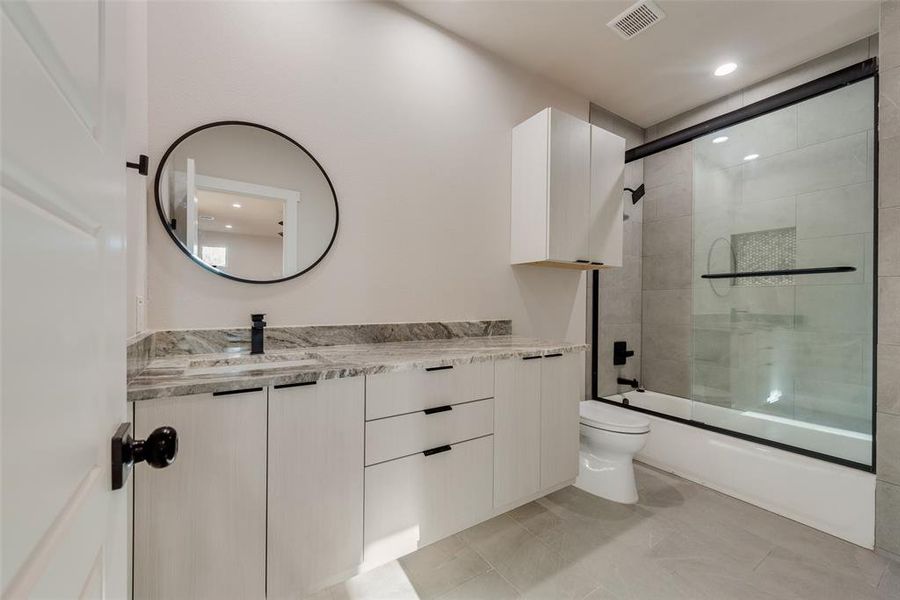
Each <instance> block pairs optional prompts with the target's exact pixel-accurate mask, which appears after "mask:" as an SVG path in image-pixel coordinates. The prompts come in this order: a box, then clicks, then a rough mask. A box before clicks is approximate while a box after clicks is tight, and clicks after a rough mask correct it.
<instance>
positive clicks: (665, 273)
mask: <svg viewBox="0 0 900 600" xmlns="http://www.w3.org/2000/svg"><path fill="white" fill-rule="evenodd" d="M641 270H642V271H643V281H644V289H645V290H678V289H684V288H689V287H691V276H692V272H693V260H692V259H691V253H690V252H680V253H676V254H668V255H661V256H645V257H644V259H643V264H642V265H641Z"/></svg>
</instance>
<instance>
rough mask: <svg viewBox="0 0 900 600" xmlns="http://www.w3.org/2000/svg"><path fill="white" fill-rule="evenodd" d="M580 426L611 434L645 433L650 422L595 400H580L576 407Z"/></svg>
mask: <svg viewBox="0 0 900 600" xmlns="http://www.w3.org/2000/svg"><path fill="white" fill-rule="evenodd" d="M578 413H579V417H580V420H581V424H582V425H585V426H587V427H592V428H594V429H602V430H603V431H611V432H613V433H631V434H635V433H647V432H648V431H650V420H649V419H647V418H645V417H643V416H641V415H639V414H636V413H633V412H630V411H627V410H625V409H616V408H614V407H612V406H607V405H606V404H604V403H602V402H597V401H595V400H582V401H581V403H580V404H579V407H578Z"/></svg>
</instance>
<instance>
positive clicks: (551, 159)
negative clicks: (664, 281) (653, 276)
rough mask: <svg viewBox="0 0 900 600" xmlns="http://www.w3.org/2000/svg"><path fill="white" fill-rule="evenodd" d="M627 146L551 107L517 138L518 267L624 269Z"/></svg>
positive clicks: (514, 225) (514, 233) (514, 244)
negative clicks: (623, 227)
mask: <svg viewBox="0 0 900 600" xmlns="http://www.w3.org/2000/svg"><path fill="white" fill-rule="evenodd" d="M624 168H625V140H624V139H623V138H621V137H619V136H617V135H614V134H612V133H610V132H608V131H605V130H603V129H601V128H599V127H596V126H592V125H591V124H590V123H587V122H585V121H582V120H581V119H578V118H577V117H574V116H572V115H569V114H567V113H564V112H562V111H560V110H557V109H553V108H546V109H544V110H542V111H541V112H539V113H537V114H536V115H534V116H533V117H531V118H530V119H528V120H526V121H525V122H523V123H520V124H519V125H517V126H516V127H515V128H513V132H512V204H511V209H510V210H511V212H510V214H511V238H510V240H511V241H510V257H511V263H512V264H543V265H547V266H556V267H563V268H574V269H598V268H602V267H611V266H621V265H622V209H623V182H624V179H623V174H624Z"/></svg>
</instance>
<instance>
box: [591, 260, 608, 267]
mask: <svg viewBox="0 0 900 600" xmlns="http://www.w3.org/2000/svg"><path fill="white" fill-rule="evenodd" d="M591 264H592V265H597V266H598V267H602V266H603V265H604V264H605V263H602V262H595V261H593V260H592V261H591Z"/></svg>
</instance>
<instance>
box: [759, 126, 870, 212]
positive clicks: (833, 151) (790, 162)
mask: <svg viewBox="0 0 900 600" xmlns="http://www.w3.org/2000/svg"><path fill="white" fill-rule="evenodd" d="M867 149H868V146H867V136H866V134H865V133H857V134H854V135H850V136H847V137H843V138H840V139H837V140H829V141H827V142H822V143H820V144H815V145H812V146H806V147H804V148H800V149H798V150H795V151H792V152H785V153H783V154H777V155H775V156H771V157H766V156H762V157H760V158H758V159H757V160H754V161H751V162H749V163H747V164H745V165H744V188H743V198H744V202H752V201H754V200H756V199H771V198H779V197H783V196H789V195H793V194H804V193H808V192H813V191H816V190H825V189H829V188H834V187H840V186H845V185H850V184H853V183H860V182H863V181H866V180H867V179H868V172H867V168H866V167H867V164H868V154H867V152H868V150H867Z"/></svg>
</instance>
